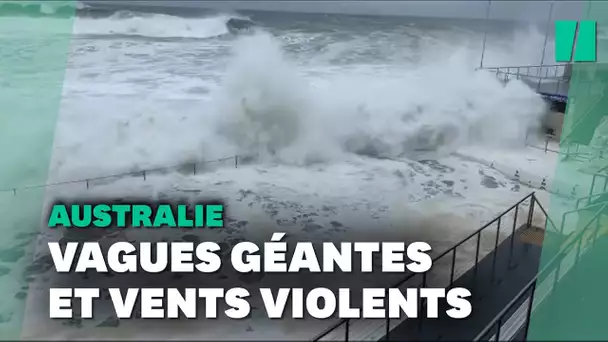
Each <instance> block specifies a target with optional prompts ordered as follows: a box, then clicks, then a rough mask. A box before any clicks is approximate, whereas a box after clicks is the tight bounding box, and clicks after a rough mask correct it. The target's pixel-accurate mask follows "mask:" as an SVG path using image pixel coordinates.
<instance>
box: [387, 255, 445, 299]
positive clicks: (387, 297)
mask: <svg viewBox="0 0 608 342" xmlns="http://www.w3.org/2000/svg"><path fill="white" fill-rule="evenodd" d="M455 267H456V247H455V248H454V251H453V252H452V271H451V273H450V285H449V287H450V288H451V287H452V284H453V283H454V268H455ZM387 298H388V297H387Z"/></svg>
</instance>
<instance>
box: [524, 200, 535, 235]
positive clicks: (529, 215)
mask: <svg viewBox="0 0 608 342" xmlns="http://www.w3.org/2000/svg"><path fill="white" fill-rule="evenodd" d="M535 201H536V196H535V195H532V196H531V197H530V210H529V211H528V221H527V222H526V225H527V227H526V228H531V227H532V220H533V219H534V202H535Z"/></svg>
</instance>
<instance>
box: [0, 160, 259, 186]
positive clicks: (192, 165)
mask: <svg viewBox="0 0 608 342" xmlns="http://www.w3.org/2000/svg"><path fill="white" fill-rule="evenodd" d="M247 159H248V158H247V157H241V156H238V155H237V156H232V157H225V158H219V159H213V160H202V161H196V162H188V163H181V164H175V165H170V166H162V167H155V168H148V169H143V170H137V171H128V172H120V173H115V174H109V175H103V176H94V177H86V178H80V179H75V180H67V181H60V182H51V183H45V184H37V185H28V186H21V187H10V188H4V189H0V193H7V192H12V193H13V195H17V193H18V192H20V191H25V190H32V189H38V188H47V187H52V186H59V185H68V184H78V183H82V184H83V185H85V186H86V188H87V189H89V188H90V187H91V186H93V184H94V182H95V181H103V180H110V179H112V178H116V179H120V178H125V177H142V180H144V181H145V180H147V177H148V176H150V175H151V174H154V173H163V172H164V173H166V172H169V171H179V170H181V171H182V172H183V171H184V170H186V172H188V173H191V174H192V175H196V174H197V173H198V172H201V171H202V170H203V169H204V167H205V166H207V165H209V164H213V163H221V162H227V161H234V163H233V164H232V165H234V167H235V168H238V167H239V163H241V164H242V163H243V162H244V161H246V160H247ZM201 166H202V167H203V168H201Z"/></svg>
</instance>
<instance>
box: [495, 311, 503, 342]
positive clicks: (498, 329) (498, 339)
mask: <svg viewBox="0 0 608 342" xmlns="http://www.w3.org/2000/svg"><path fill="white" fill-rule="evenodd" d="M501 321H502V317H500V318H499V319H498V322H496V342H498V341H500V325H501V323H502V322H501Z"/></svg>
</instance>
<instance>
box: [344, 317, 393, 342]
mask: <svg viewBox="0 0 608 342" xmlns="http://www.w3.org/2000/svg"><path fill="white" fill-rule="evenodd" d="M345 324H346V327H345V328H344V341H346V342H348V335H349V334H348V330H349V326H350V319H347V320H346V323H345ZM387 336H388V335H387Z"/></svg>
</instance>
